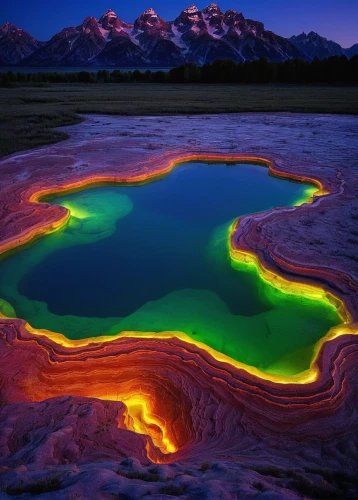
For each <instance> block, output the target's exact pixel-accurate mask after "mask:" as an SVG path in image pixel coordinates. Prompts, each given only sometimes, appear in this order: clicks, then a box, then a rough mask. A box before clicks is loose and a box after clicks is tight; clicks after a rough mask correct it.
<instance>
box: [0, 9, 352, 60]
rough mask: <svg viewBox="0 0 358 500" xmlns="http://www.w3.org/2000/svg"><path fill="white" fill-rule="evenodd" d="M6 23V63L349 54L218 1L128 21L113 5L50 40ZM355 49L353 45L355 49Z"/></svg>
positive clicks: (0, 53) (0, 39)
mask: <svg viewBox="0 0 358 500" xmlns="http://www.w3.org/2000/svg"><path fill="white" fill-rule="evenodd" d="M7 24H9V23H7ZM6 26H7V25H4V27H3V28H1V31H0V64H2V65H11V64H13V65H16V64H17V65H19V64H20V65H24V66H40V67H48V66H138V65H140V66H176V65H179V64H182V63H184V62H195V63H198V64H203V63H205V62H211V61H213V60H214V59H219V58H229V59H233V60H235V61H237V62H242V61H245V60H254V59H257V58H260V57H266V58H267V59H269V60H271V61H283V60H286V59H291V58H295V57H300V58H303V59H306V60H311V59H313V58H314V57H316V56H317V57H320V58H323V57H329V56H330V55H343V54H344V53H346V52H347V51H345V50H344V49H342V47H340V45H338V44H335V43H334V42H329V41H327V40H326V39H324V38H322V37H319V35H317V34H315V33H312V32H311V33H309V34H308V35H305V34H304V33H303V34H302V35H299V36H296V37H291V39H287V38H283V37H281V36H279V35H276V34H275V33H273V32H272V31H268V30H266V29H265V27H264V25H263V23H261V22H259V21H254V20H251V19H246V18H245V17H244V16H243V14H242V13H238V12H236V11H234V10H231V9H230V10H228V11H226V12H222V11H221V10H220V8H219V6H218V5H217V4H216V3H212V4H210V5H209V6H208V7H206V8H204V9H203V10H199V9H198V8H197V7H196V6H195V5H191V6H190V7H188V8H187V9H185V10H183V11H182V12H181V13H180V14H179V16H178V17H177V18H176V19H175V20H174V21H169V22H167V21H164V20H163V19H162V18H160V17H159V16H158V14H157V13H156V12H155V10H154V9H152V8H150V9H148V10H146V11H144V12H143V14H141V15H140V16H139V17H138V18H137V19H136V20H135V21H134V23H133V24H128V23H125V22H124V21H122V20H121V19H120V18H119V17H118V16H117V14H116V13H115V12H114V11H113V10H111V9H110V10H108V11H107V12H105V13H104V14H103V16H101V17H100V18H99V20H97V19H96V18H95V17H90V16H89V17H86V19H85V20H84V21H83V23H82V24H81V25H79V26H77V27H69V28H65V29H63V30H62V31H60V32H59V33H57V34H56V35H54V36H53V37H52V38H51V39H50V40H49V41H48V42H45V43H43V42H39V41H37V40H35V39H34V38H32V37H31V36H30V35H28V34H27V33H26V32H24V31H23V30H19V29H18V28H16V27H15V26H13V25H11V26H12V29H11V30H10V31H11V33H12V34H11V36H10V33H9V29H8V28H5V27H6ZM2 47H4V49H2ZM354 47H355V46H353V47H352V48H351V49H349V50H350V51H352V52H353V53H355V49H354ZM357 52H358V46H357ZM353 53H352V54H351V55H353Z"/></svg>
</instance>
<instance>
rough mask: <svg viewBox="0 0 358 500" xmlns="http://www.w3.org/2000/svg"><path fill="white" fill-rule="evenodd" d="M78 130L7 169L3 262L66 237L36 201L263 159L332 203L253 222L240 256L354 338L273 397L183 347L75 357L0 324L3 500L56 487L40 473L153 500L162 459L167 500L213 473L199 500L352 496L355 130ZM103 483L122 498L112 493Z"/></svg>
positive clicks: (295, 121)
mask: <svg viewBox="0 0 358 500" xmlns="http://www.w3.org/2000/svg"><path fill="white" fill-rule="evenodd" d="M67 130H68V131H69V133H70V139H69V140H67V141H66V142H64V143H61V144H57V145H54V146H48V147H44V148H41V149H38V150H35V151H32V152H28V153H24V154H18V155H13V156H11V157H8V158H5V159H3V160H2V161H0V200H1V205H0V210H1V220H0V241H1V246H0V252H1V253H2V252H5V251H6V250H9V249H11V248H15V247H17V246H19V245H21V244H23V243H26V242H28V241H31V240H32V239H33V238H34V237H37V236H40V235H42V234H45V233H47V232H48V231H50V230H53V229H55V228H56V227H58V226H60V225H62V224H63V223H65V221H66V220H67V218H68V211H67V210H66V209H65V208H63V207H56V206H54V205H48V204H46V203H37V200H38V198H39V197H40V196H43V195H44V194H47V193H51V192H59V191H66V190H68V189H72V188H75V187H82V186H88V185H91V184H95V183H99V182H112V181H113V182H139V181H145V180H148V179H150V178H151V177H154V176H157V175H161V174H164V173H168V172H169V171H170V169H171V168H173V166H174V165H175V164H176V163H180V162H182V161H185V160H188V159H189V160H191V159H193V160H197V159H204V160H205V159H208V160H210V159H218V158H219V159H220V158H221V159H223V160H226V161H228V160H235V159H238V160H245V159H246V160H247V161H250V162H251V161H260V162H263V163H265V164H266V165H267V166H269V168H270V171H271V173H274V174H275V175H278V176H282V177H286V178H292V179H296V180H307V179H310V180H314V182H315V183H316V184H317V185H318V186H319V187H320V189H321V195H322V196H319V197H317V198H315V199H314V201H313V202H312V203H311V204H305V205H302V206H300V207H294V208H278V209H273V210H271V211H269V212H266V213H262V214H256V215H254V216H251V215H248V216H245V217H243V218H241V219H240V221H239V223H238V224H237V226H236V227H235V230H234V232H233V234H232V236H231V243H232V250H233V252H236V251H237V252H243V253H244V254H245V255H252V256H254V258H257V259H258V261H259V263H260V266H262V268H263V269H265V270H267V271H268V272H271V273H275V275H277V276H278V277H280V278H283V279H285V280H287V281H292V282H295V283H299V284H303V285H307V284H308V285H314V286H319V287H321V288H323V289H325V290H326V291H327V293H328V294H329V295H330V296H332V297H334V300H335V301H336V303H337V305H338V306H339V307H341V310H342V314H343V316H344V317H345V320H346V327H345V330H344V333H345V334H344V335H339V336H337V337H336V338H334V339H333V340H330V341H329V342H326V343H324V345H323V346H322V348H321V350H320V352H319V355H318V357H317V359H316V368H317V375H316V376H315V377H312V379H311V380H310V381H308V382H307V381H306V382H307V383H287V381H286V383H275V382H273V381H268V380H264V379H262V378H260V377H257V376H255V375H253V374H250V373H248V372H247V371H246V370H243V369H240V368H239V367H238V366H234V365H233V364H230V363H227V362H225V361H220V360H219V359H215V357H213V356H212V354H211V353H210V352H208V351H207V350H205V349H203V348H201V347H200V346H197V345H195V344H192V343H189V342H186V341H185V340H183V339H180V338H176V337H175V336H170V335H168V336H167V337H163V338H155V337H154V336H153V337H150V336H149V337H144V338H135V337H131V336H127V337H122V338H115V339H114V340H111V341H108V339H98V340H95V341H94V342H92V343H91V342H86V341H83V342H82V341H80V342H78V343H77V344H76V342H73V343H72V345H70V344H71V343H70V342H67V343H66V342H65V341H64V340H63V339H62V340H61V338H59V337H52V338H49V337H48V336H46V335H45V333H43V334H35V333H31V329H30V328H28V327H26V323H25V322H24V321H22V320H11V319H6V318H2V319H0V359H1V368H0V370H1V373H0V377H1V378H0V387H1V402H2V407H1V410H0V436H1V438H0V460H1V462H0V463H1V464H2V468H1V467H0V473H1V474H2V476H0V478H2V479H3V481H4V484H6V487H7V488H8V491H10V492H11V488H13V489H14V488H15V489H16V487H18V482H19V478H22V480H23V481H25V483H26V484H27V485H28V484H30V483H31V484H32V483H33V482H34V481H35V480H40V479H41V480H43V477H42V476H41V478H40V479H39V476H38V474H39V471H45V472H43V474H46V479H48V478H49V477H50V476H51V474H52V475H53V473H54V471H55V472H56V474H57V476H56V477H57V479H58V481H59V484H58V488H57V490H59V489H65V490H66V491H71V492H72V493H77V494H79V495H80V496H81V495H83V496H84V497H85V496H86V495H88V494H89V493H88V490H87V489H86V488H92V490H91V491H92V492H95V493H94V494H95V495H96V496H97V497H98V498H99V497H101V496H102V495H104V496H105V495H107V494H112V493H113V494H117V493H118V492H121V493H123V492H124V493H125V494H127V493H126V492H127V490H126V488H128V485H131V488H132V489H131V490H130V496H129V497H128V498H137V497H138V498H139V497H140V496H143V495H144V494H148V493H146V492H148V486H147V485H145V488H146V489H145V488H144V487H143V488H144V489H141V488H142V486H140V485H138V481H135V480H138V479H142V480H143V481H144V482H145V481H149V480H148V478H147V479H145V478H144V476H146V475H147V476H148V475H150V474H152V472H150V467H151V463H152V462H155V463H157V464H167V465H157V466H156V467H157V473H156V474H157V476H158V477H157V478H156V480H157V483H158V484H157V485H154V486H153V485H152V482H151V488H149V491H150V493H151V494H155V493H163V494H164V493H165V485H167V484H168V481H171V483H170V484H171V485H172V487H173V488H174V487H176V488H181V489H182V491H183V493H182V494H183V495H184V493H185V494H187V495H189V497H190V495H191V494H193V495H194V493H191V492H198V491H199V490H200V488H199V485H200V484H201V479H202V475H203V474H204V473H205V477H206V479H205V480H206V481H207V487H206V489H205V491H204V490H202V496H201V497H200V498H219V497H220V495H221V497H222V498H237V494H239V493H240V494H241V495H242V498H250V497H251V496H254V495H255V494H257V492H258V489H259V490H260V488H261V486H260V487H259V486H257V485H256V486H255V484H259V483H257V482H258V481H259V482H260V484H262V485H263V486H262V487H264V488H265V489H269V490H271V491H272V495H274V496H273V497H274V498H298V497H299V496H300V495H301V494H303V489H304V488H305V487H307V484H309V485H310V487H311V488H316V490H315V491H316V492H317V491H318V490H317V488H318V489H320V492H321V493H322V491H325V492H326V493H327V495H329V494H331V493H332V492H335V491H336V490H337V488H338V486H337V485H336V484H335V483H334V482H333V483H332V481H329V480H328V479H327V477H328V476H327V474H326V475H325V473H326V472H327V470H329V471H341V473H343V472H344V474H345V479H344V480H345V482H346V483H347V485H346V489H345V490H344V492H345V493H347V492H348V493H347V494H349V495H352V494H353V493H354V488H355V487H356V484H354V480H353V479H352V476H353V472H354V470H355V465H356V463H357V456H358V454H357V442H358V440H357V418H358V417H357V415H356V412H355V401H356V398H357V396H358V378H357V374H356V368H355V367H356V365H357V362H358V337H357V336H356V335H355V333H356V332H357V331H358V325H357V324H354V322H358V294H357V291H358V265H357V258H356V255H357V254H356V248H357V243H358V239H357V234H358V223H357V221H358V202H357V198H356V196H355V194H356V193H357V188H358V181H357V178H358V175H357V172H358V161H357V156H358V155H357V153H358V145H357V142H356V140H355V138H356V137H357V134H358V124H357V120H356V119H355V118H353V117H330V116H326V117H322V116H312V117H311V116H309V117H308V116H307V115H295V116H294V117H293V116H292V115H288V114H281V115H280V114H278V115H264V114H262V115H261V114H257V115H229V116H227V115H223V116H219V117H214V116H212V117H205V118H204V117H190V118H189V117H182V118H178V117H167V118H164V119H161V120H155V119H153V118H146V119H144V118H134V117H133V118H108V117H97V116H96V117H89V118H87V120H86V121H85V122H84V123H83V124H81V125H77V126H74V127H70V128H69V129H67ZM122 131H126V134H124V132H122ZM314 132H316V133H314ZM332 138H333V143H332ZM244 151H245V152H244ZM178 168H180V166H179V167H178ZM169 175H170V174H169ZM322 242H323V244H322ZM350 333H351V334H350ZM288 335H289V332H288ZM126 457H131V460H129V461H128V459H126ZM126 460H127V461H126ZM207 460H210V464H208V465H207V466H205V467H204V466H202V467H201V469H200V472H198V467H199V466H200V464H202V462H203V461H207ZM96 464H97V465H96ZM98 464H101V465H98ZM198 464H199V466H198ZM269 466H270V467H271V469H270V470H269V469H268V467H269ZM273 466H274V468H272V467H273ZM265 467H266V469H265ZM183 468H184V469H185V470H184V469H183ZM204 469H205V470H204ZM274 469H275V470H274ZM292 469H295V471H296V472H295V473H293V472H292ZM242 470H245V474H242ZM277 470H278V471H279V472H277ZM89 471H92V472H91V474H92V476H91V478H90V479H88V480H86V481H84V479H83V478H84V477H86V476H85V475H86V474H87V473H88V472H89ZM158 471H159V472H158ZM188 471H189V472H190V471H191V472H190V473H189V472H188ZM275 471H276V472H275ZM288 471H291V472H290V473H289V472H288ZM297 471H298V472H297ZM292 474H296V476H292ZM330 477H331V476H330ZM94 478H96V483H95V485H94V483H93V481H94ZM277 478H279V479H277ZM292 478H293V479H292ZM133 481H134V483H133ZM218 481H219V482H218ZM220 481H222V482H221V483H220ZM108 482H110V483H111V484H112V483H113V485H114V486H113V488H114V489H113V491H112V490H111V491H110V492H109V491H107V490H106V488H107V485H108ZM25 483H24V484H25ZM172 483H173V484H172ZM303 483H305V485H306V486H302V484H303ZM133 484H134V486H133ZM141 484H142V483H141ZM163 484H164V486H163ZM200 487H202V486H200ZM340 487H341V488H342V486H340ZM93 488H95V489H93ZM161 488H162V489H161ZM163 488H164V489H163ZM198 488H199V490H198ZM285 488H289V489H290V492H289V491H288V490H287V489H285ZM322 488H323V489H322ZM55 489H56V488H55ZM128 491H129V490H128ZM178 491H179V490H178ZM200 491H201V490H200ZM200 491H199V493H200ZM312 491H313V490H312ZM340 491H343V490H340ZM177 493H178V492H177ZM128 494H129V493H128ZM195 494H196V493H195ZM200 494H201V493H200ZM235 495H236V496H235ZM245 495H246V496H245ZM306 495H307V496H309V493H308V492H306ZM177 496H179V494H178V495H177ZM321 497H322V496H321ZM106 498H107V497H106ZM148 498H149V497H148Z"/></svg>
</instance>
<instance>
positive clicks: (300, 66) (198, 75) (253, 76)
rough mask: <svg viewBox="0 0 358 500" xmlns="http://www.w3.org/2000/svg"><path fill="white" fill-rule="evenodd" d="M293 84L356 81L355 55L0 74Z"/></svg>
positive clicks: (33, 80)
mask: <svg viewBox="0 0 358 500" xmlns="http://www.w3.org/2000/svg"><path fill="white" fill-rule="evenodd" d="M135 82H144V83H294V84H300V83H303V84H310V83H318V84H339V83H343V84H358V54H357V55H355V56H353V57H352V58H351V59H347V57H346V56H334V57H330V58H328V59H323V60H320V59H314V60H313V61H312V62H307V61H303V60H302V59H289V60H287V61H284V62H278V63H277V62H269V61H268V60H267V59H265V58H263V57H262V58H261V59H258V60H256V61H246V62H244V63H235V62H234V61H232V60H230V59H218V60H216V61H214V62H213V63H207V64H204V65H203V66H198V65H196V64H194V63H186V64H183V65H181V66H178V67H177V68H173V69H171V70H170V71H167V72H165V71H151V70H150V69H148V70H146V71H139V70H137V69H136V70H134V71H121V70H120V69H115V70H113V71H108V70H98V71H78V72H73V73H60V72H51V73H49V72H46V71H44V72H41V73H24V72H17V73H15V72H13V71H8V72H5V73H0V86H1V87H13V86H18V85H22V84H32V85H45V84H48V83H88V84H91V83H135Z"/></svg>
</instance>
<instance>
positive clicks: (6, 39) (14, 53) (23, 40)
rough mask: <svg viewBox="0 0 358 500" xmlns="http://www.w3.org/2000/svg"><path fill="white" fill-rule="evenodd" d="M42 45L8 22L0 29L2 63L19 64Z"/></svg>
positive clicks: (0, 60)
mask: <svg viewBox="0 0 358 500" xmlns="http://www.w3.org/2000/svg"><path fill="white" fill-rule="evenodd" d="M42 45H43V42H39V41H38V40H36V39H35V38H33V37H32V36H31V35H29V34H28V33H26V31H24V30H22V29H20V28H17V27H16V26H14V25H13V24H12V23H9V22H7V23H5V24H4V25H3V26H2V27H1V28H0V63H1V64H3V65H12V64H18V63H19V62H21V61H22V60H24V59H26V58H27V57H29V56H30V55H31V54H33V53H34V52H35V51H36V50H37V49H39V48H40V47H41V46H42Z"/></svg>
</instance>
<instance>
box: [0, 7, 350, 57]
mask: <svg viewBox="0 0 358 500" xmlns="http://www.w3.org/2000/svg"><path fill="white" fill-rule="evenodd" d="M209 3H211V2H210V0H207V1H198V2H196V5H197V7H198V8H199V9H202V8H204V7H206V5H208V4H209ZM217 3H218V4H219V6H220V8H221V10H223V11H225V10H227V9H229V8H231V9H234V10H237V11H239V12H242V13H243V14H244V16H245V17H248V18H251V19H255V20H257V21H262V22H264V23H265V26H266V28H267V29H269V30H272V31H274V32H275V33H277V34H278V35H282V36H286V37H289V36H291V35H294V34H299V33H301V32H302V31H305V32H309V31H311V30H312V31H316V32H317V33H319V34H320V35H322V36H325V37H326V38H329V39H331V40H334V41H336V42H338V43H340V44H341V45H343V46H344V47H350V46H351V45H353V44H354V43H357V42H358V0H341V1H338V0H241V1H237V0H222V1H219V2H217ZM189 5H190V0H189V2H186V1H185V0H173V1H171V2H168V1H167V0H137V1H136V0H134V1H132V0H130V1H128V2H120V1H119V0H104V1H103V0H101V1H100V0H75V1H74V0H61V1H56V2H53V1H51V0H33V1H32V2H29V1H28V0H16V1H13V2H11V1H6V0H4V1H3V2H2V6H1V9H0V25H2V24H4V22H6V21H10V22H12V23H14V24H15V25H16V26H18V27H19V28H23V29H25V30H26V31H28V32H29V33H30V34H31V35H32V36H34V37H35V38H38V39H39V40H47V39H49V38H50V37H51V36H52V35H54V34H55V33H57V32H58V31H60V30H61V29H62V28H64V27H67V26H77V25H78V24H81V22H82V21H83V19H84V18H85V17H86V16H95V17H97V19H98V18H99V17H100V16H101V15H102V14H103V12H105V11H106V10H107V9H109V8H111V9H113V10H114V11H115V12H116V14H117V15H118V16H119V17H120V18H121V19H122V20H123V21H126V22H132V21H134V19H135V18H136V17H138V16H139V15H140V14H141V13H142V12H143V11H144V10H145V9H147V8H149V7H153V8H154V9H155V10H156V12H157V14H158V15H159V16H160V17H162V18H163V19H165V20H166V21H170V20H173V19H174V18H175V17H176V16H177V15H178V14H179V12H180V11H181V10H183V9H185V8H186V7H188V6H189Z"/></svg>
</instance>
